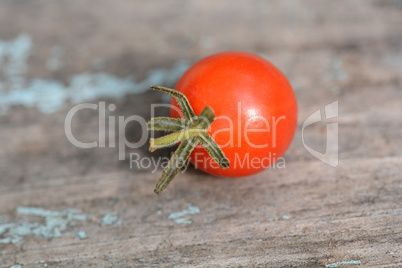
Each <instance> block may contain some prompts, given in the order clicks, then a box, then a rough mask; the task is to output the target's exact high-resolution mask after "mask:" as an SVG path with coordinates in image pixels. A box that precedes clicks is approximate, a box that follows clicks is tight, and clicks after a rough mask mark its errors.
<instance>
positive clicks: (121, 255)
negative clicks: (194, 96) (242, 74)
mask: <svg viewBox="0 0 402 268" xmlns="http://www.w3.org/2000/svg"><path fill="white" fill-rule="evenodd" d="M401 25H402V1H397V0H376V1H366V0H365V1H329V0H328V1H322V0H315V1H269V2H268V1H237V2H236V3H234V2H230V3H229V2H228V1H219V2H217V1H209V0H208V1H185V2H182V1H159V2H156V1H126V0H121V1H107V0H102V1H79V0H68V1H67V0H65V1H12V0H5V1H1V2H0V105H1V107H0V108H1V109H0V111H1V115H0V126H1V127H0V157H1V158H0V159H1V161H0V266H1V267H10V266H13V265H16V266H14V267H133V266H136V267H152V266H161V267H189V266H191V267H242V266H244V267H303V266H304V267H358V266H363V267H397V266H402V246H401V244H402V223H401V222H402V175H401V172H402V90H401V85H402V27H401ZM226 50H242V51H250V52H254V53H261V54H264V55H265V56H266V57H267V58H268V59H270V61H272V62H273V63H274V64H276V65H277V66H278V67H279V68H280V69H281V70H282V71H283V72H284V73H285V74H286V75H287V76H288V78H289V80H290V81H291V83H292V85H293V87H294V90H295V93H296V95H297V98H298V103H299V126H298V130H297V133H296V135H295V138H294V141H293V143H292V145H291V147H290V148H289V150H288V151H287V153H286V155H285V160H286V168H273V169H270V170H267V171H265V172H262V173H260V174H258V175H255V176H250V177H247V178H236V179H230V178H215V177H211V176H208V175H206V174H204V173H202V172H199V171H197V170H194V169H192V168H189V170H187V171H186V172H185V173H184V174H179V175H178V176H177V178H176V179H175V181H173V183H172V184H171V185H170V186H169V188H168V189H167V190H166V191H165V192H163V193H162V194H161V195H160V196H156V195H155V194H154V193H153V187H154V184H155V182H156V180H157V178H158V177H159V176H160V174H161V170H160V169H158V170H157V171H156V173H152V171H153V169H154V167H155V166H154V165H150V166H149V167H148V168H141V167H140V168H139V167H137V166H136V165H134V166H133V167H132V168H130V161H129V155H130V153H131V154H135V155H138V156H139V157H142V158H141V159H153V160H155V161H157V160H158V159H159V158H160V157H165V158H166V157H167V156H168V155H169V152H167V151H162V152H156V153H154V154H149V153H148V152H147V145H144V146H142V147H140V148H139V149H130V148H125V152H123V156H125V157H126V159H125V160H124V161H121V160H119V158H118V154H119V152H120V153H121V152H122V150H121V149H119V148H117V147H111V146H110V144H109V143H108V142H106V146H105V147H104V148H99V147H96V148H91V149H84V148H78V147H76V146H74V145H72V144H71V142H70V141H69V140H68V139H67V138H66V134H65V129H64V121H65V118H66V115H67V113H68V112H69V110H70V109H71V108H72V107H73V106H75V105H76V104H79V103H93V104H97V105H99V103H100V102H103V101H104V102H106V105H109V104H113V105H115V107H116V109H115V110H114V111H108V113H107V116H114V117H115V118H116V122H118V116H124V117H125V118H127V117H128V116H130V115H140V116H142V117H144V118H145V119H148V118H149V116H150V112H151V104H153V103H167V102H168V99H167V98H166V96H164V95H163V94H159V93H158V92H151V91H149V90H147V87H148V86H149V85H150V84H163V85H165V86H174V83H175V81H177V79H178V77H179V76H180V74H181V73H182V72H183V70H185V69H186V68H187V67H188V66H189V65H190V64H191V63H193V62H195V61H196V60H198V59H200V58H202V57H204V56H207V55H209V54H213V53H216V52H219V51H226ZM334 101H339V117H338V118H336V119H335V120H333V121H331V122H337V123H338V124H339V166H337V167H335V168H333V167H330V166H328V165H326V164H325V163H323V162H321V161H319V160H318V159H316V158H314V157H313V156H312V155H310V154H309V153H308V152H307V150H306V149H305V148H304V146H303V143H302V140H301V129H302V124H303V122H304V120H306V118H307V117H308V116H309V115H310V114H312V113H313V112H315V111H317V110H319V109H322V108H323V107H325V105H327V104H330V103H332V102H334ZM106 107H108V106H106ZM158 113H160V114H163V113H166V111H164V110H160V111H158ZM72 122H73V123H72V131H73V134H74V136H75V137H76V138H77V139H78V140H80V141H83V142H92V141H99V131H98V127H99V114H98V111H97V110H91V109H85V110H82V111H80V112H78V113H77V114H76V115H75V117H74V118H73V121H72ZM326 123H328V122H322V123H317V124H314V125H311V126H310V127H308V128H306V129H305V133H304V134H305V137H306V142H307V144H308V145H309V146H311V147H312V148H315V149H317V150H319V151H321V152H323V151H325V142H326ZM108 129H109V124H108V123H106V130H108ZM116 133H123V134H125V135H126V137H127V139H128V140H130V141H138V140H140V138H141V135H142V129H141V127H140V125H139V124H138V123H130V124H128V125H127V127H126V128H125V130H122V131H120V132H118V129H117V128H116ZM101 138H102V137H101ZM108 138H109V136H108V135H107V133H106V141H108V140H109V139H108ZM116 142H117V138H116ZM143 164H144V165H147V163H143ZM18 265H19V266H18Z"/></svg>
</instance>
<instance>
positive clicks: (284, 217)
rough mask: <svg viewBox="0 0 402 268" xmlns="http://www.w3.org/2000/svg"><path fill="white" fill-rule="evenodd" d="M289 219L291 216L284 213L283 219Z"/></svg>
mask: <svg viewBox="0 0 402 268" xmlns="http://www.w3.org/2000/svg"><path fill="white" fill-rule="evenodd" d="M289 219H290V217H289V216H288V215H283V216H282V220H289Z"/></svg>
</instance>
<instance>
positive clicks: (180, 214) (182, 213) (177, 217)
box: [169, 204, 200, 224]
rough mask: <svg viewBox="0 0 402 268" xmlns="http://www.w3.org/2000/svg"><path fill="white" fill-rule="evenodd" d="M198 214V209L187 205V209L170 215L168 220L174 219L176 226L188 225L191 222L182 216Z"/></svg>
mask: <svg viewBox="0 0 402 268" xmlns="http://www.w3.org/2000/svg"><path fill="white" fill-rule="evenodd" d="M198 213H200V208H199V207H196V206H193V205H191V204H187V209H185V210H182V211H180V212H173V213H170V215H169V219H174V220H175V222H176V223H177V224H190V223H192V221H191V220H190V219H188V218H185V217H183V216H186V215H193V214H198Z"/></svg>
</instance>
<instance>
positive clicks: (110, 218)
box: [102, 213, 119, 225]
mask: <svg viewBox="0 0 402 268" xmlns="http://www.w3.org/2000/svg"><path fill="white" fill-rule="evenodd" d="M118 220H119V218H117V217H116V216H114V215H112V214H111V213H107V214H105V216H103V218H102V224H103V225H111V224H113V223H116V224H119V221H118Z"/></svg>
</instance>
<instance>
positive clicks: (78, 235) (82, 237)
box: [77, 231, 88, 239]
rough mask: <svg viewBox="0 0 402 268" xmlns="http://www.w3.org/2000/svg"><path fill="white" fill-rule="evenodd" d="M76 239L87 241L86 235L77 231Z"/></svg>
mask: <svg viewBox="0 0 402 268" xmlns="http://www.w3.org/2000/svg"><path fill="white" fill-rule="evenodd" d="M77 237H78V238H79V239H87V238H88V237H87V234H86V233H85V232H84V231H79V232H78V233H77Z"/></svg>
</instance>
